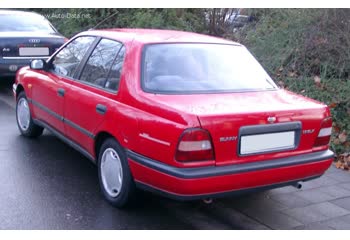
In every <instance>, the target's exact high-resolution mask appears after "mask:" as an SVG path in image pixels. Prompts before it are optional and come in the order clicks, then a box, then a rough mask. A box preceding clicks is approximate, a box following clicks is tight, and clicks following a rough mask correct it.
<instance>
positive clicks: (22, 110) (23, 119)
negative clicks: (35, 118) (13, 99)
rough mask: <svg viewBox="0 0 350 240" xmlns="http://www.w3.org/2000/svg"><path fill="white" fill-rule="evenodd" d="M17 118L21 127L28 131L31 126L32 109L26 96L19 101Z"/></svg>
mask: <svg viewBox="0 0 350 240" xmlns="http://www.w3.org/2000/svg"><path fill="white" fill-rule="evenodd" d="M17 119H18V124H19V127H20V128H21V129H22V130H24V131H26V130H27V129H28V128H29V122H30V110H29V105H28V102H27V100H26V99H25V98H21V99H20V100H19V101H18V103H17Z"/></svg>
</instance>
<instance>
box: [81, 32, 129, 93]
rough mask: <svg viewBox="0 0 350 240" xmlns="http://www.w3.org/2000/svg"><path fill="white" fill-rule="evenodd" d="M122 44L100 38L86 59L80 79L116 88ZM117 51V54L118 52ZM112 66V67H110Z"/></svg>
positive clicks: (100, 85)
mask: <svg viewBox="0 0 350 240" xmlns="http://www.w3.org/2000/svg"><path fill="white" fill-rule="evenodd" d="M122 49H124V48H122V44H121V43H119V42H116V41H113V40H109V39H102V40H101V41H100V42H99V44H98V45H97V46H96V48H95V49H94V51H93V52H92V54H91V56H90V58H89V60H88V61H87V63H86V65H85V67H84V70H83V72H82V74H81V77H80V80H81V81H84V82H87V83H90V84H93V85H95V86H98V87H101V88H107V89H110V90H117V86H118V83H119V78H120V72H119V71H118V68H119V67H118V66H119V65H121V64H122V60H121V59H120V56H122V55H123V53H122V52H123V51H122ZM118 53H119V54H118ZM112 66H113V67H112Z"/></svg>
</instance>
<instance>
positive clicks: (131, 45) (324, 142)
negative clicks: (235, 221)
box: [13, 29, 333, 207]
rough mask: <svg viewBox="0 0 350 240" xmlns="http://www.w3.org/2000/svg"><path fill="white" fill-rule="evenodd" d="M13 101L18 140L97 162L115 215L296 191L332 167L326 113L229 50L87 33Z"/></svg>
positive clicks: (28, 70)
mask: <svg viewBox="0 0 350 240" xmlns="http://www.w3.org/2000/svg"><path fill="white" fill-rule="evenodd" d="M13 91H14V94H15V98H16V100H17V109H16V112H17V122H18V127H19V130H20V132H21V134H22V135H24V136H27V137H37V136H39V135H41V134H42V132H43V129H44V128H46V129H48V130H50V131H51V132H53V133H54V134H55V135H57V136H58V137H59V138H60V139H62V140H63V141H65V142H67V143H68V144H69V145H71V146H72V147H74V148H75V149H77V150H78V151H80V152H81V153H83V154H84V155H85V156H86V157H87V158H89V159H91V160H92V161H93V162H95V163H96V164H97V166H98V173H99V181H100V186H101V189H102V193H103V194H104V196H105V198H106V199H107V200H108V201H109V202H110V203H112V204H113V205H115V206H117V207H123V206H125V205H126V204H127V203H128V202H130V200H131V199H132V198H133V197H134V195H135V189H136V188H141V189H145V190H150V191H153V192H156V193H160V194H163V195H165V196H168V197H171V198H174V199H178V200H193V199H204V198H211V197H221V196H226V195H230V194H241V193H245V192H249V191H253V190H262V189H269V188H274V187H281V186H286V185H293V184H297V183H299V182H300V181H307V180H310V179H313V178H317V177H319V176H321V175H322V174H323V173H324V172H325V171H326V170H327V169H328V167H329V166H330V164H331V162H332V160H333V152H332V151H330V150H329V149H328V148H329V146H328V144H329V140H330V135H331V128H332V120H331V117H330V112H329V109H328V107H327V106H326V105H324V104H321V103H319V102H316V101H314V100H312V99H308V98H305V97H302V96H299V95H297V94H294V93H292V92H289V91H286V90H284V89H280V88H278V87H277V86H276V85H275V83H274V82H273V81H272V79H271V78H270V77H269V76H268V74H267V73H266V72H265V71H264V69H263V68H262V67H261V66H260V65H259V63H258V62H257V61H256V60H255V58H254V57H253V56H252V55H251V54H250V53H249V51H248V50H247V49H246V48H245V47H244V46H242V45H240V44H238V43H235V42H231V41H227V40H224V39H219V38H214V37H209V36H205V35H199V34H195V33H188V32H179V31H166V30H141V29H109V30H94V31H87V32H83V33H81V34H78V35H77V36H75V37H74V38H72V39H71V40H70V41H69V42H68V43H66V44H65V45H64V46H63V47H61V49H60V50H58V51H57V52H56V53H55V54H54V55H53V56H52V57H51V58H50V59H49V60H47V61H44V60H34V61H32V63H31V66H30V67H25V68H22V69H21V70H20V71H19V72H18V74H17V78H16V83H15V84H14V87H13Z"/></svg>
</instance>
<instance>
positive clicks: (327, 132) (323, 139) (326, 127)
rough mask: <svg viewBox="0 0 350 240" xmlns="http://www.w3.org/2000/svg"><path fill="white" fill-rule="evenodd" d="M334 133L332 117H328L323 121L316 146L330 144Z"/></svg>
mask: <svg viewBox="0 0 350 240" xmlns="http://www.w3.org/2000/svg"><path fill="white" fill-rule="evenodd" d="M331 134H332V118H330V117H329V118H326V119H324V120H323V121H322V123H321V129H320V132H319V133H318V136H317V138H316V141H315V144H314V146H315V147H318V146H324V145H328V144H329V141H330V139H331Z"/></svg>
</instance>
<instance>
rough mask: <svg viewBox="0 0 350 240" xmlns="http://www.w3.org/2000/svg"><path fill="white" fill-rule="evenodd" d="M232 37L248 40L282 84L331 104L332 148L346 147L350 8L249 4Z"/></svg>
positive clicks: (349, 131)
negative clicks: (249, 19) (247, 18)
mask: <svg viewBox="0 0 350 240" xmlns="http://www.w3.org/2000/svg"><path fill="white" fill-rule="evenodd" d="M252 15H253V16H255V19H257V21H256V22H254V23H252V24H249V25H248V26H246V27H245V28H243V29H242V30H241V31H239V32H237V33H235V34H234V35H233V36H231V37H232V38H234V39H236V40H237V41H240V42H242V43H243V44H245V45H247V46H248V47H249V49H250V50H251V51H252V53H253V54H254V55H255V56H256V57H257V58H258V59H259V60H260V62H261V63H262V64H263V66H264V67H265V68H266V70H267V71H268V72H269V73H270V74H271V75H272V77H274V78H275V80H277V81H276V82H278V83H279V85H281V86H282V87H286V88H289V89H290V90H292V91H294V92H297V93H300V94H302V95H306V96H308V97H311V98H314V99H316V100H319V101H321V102H324V103H326V104H328V105H329V106H330V107H331V112H332V117H333V121H334V126H333V136H332V141H331V148H332V149H333V150H334V151H335V152H336V153H337V154H338V155H340V154H342V153H346V152H349V151H350V138H349V134H350V95H349V93H350V79H349V72H350V10H349V9H263V10H261V9H253V10H252Z"/></svg>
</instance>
